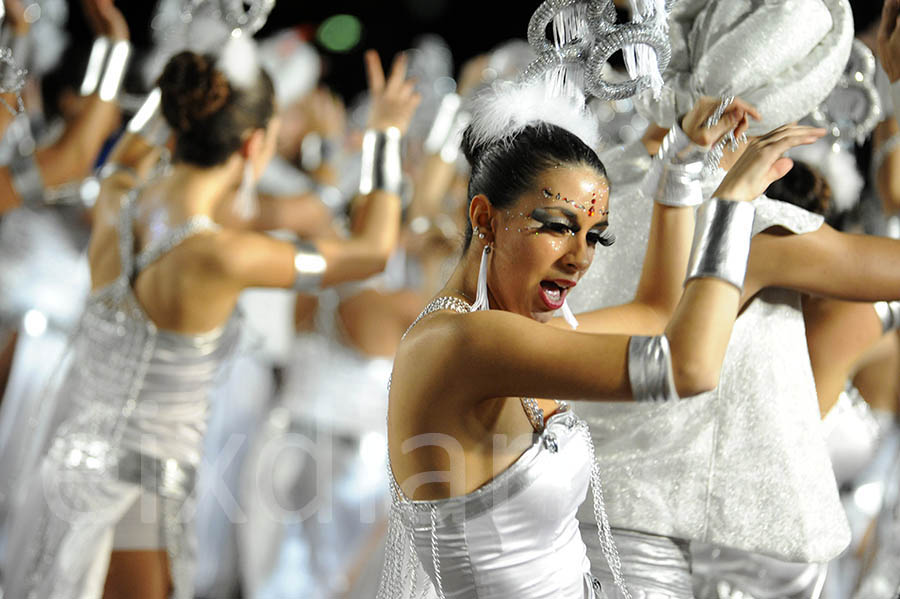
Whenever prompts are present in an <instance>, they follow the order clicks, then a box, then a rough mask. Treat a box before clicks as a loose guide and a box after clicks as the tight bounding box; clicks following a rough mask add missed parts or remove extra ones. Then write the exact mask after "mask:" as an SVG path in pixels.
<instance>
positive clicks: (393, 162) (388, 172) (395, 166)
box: [359, 127, 403, 195]
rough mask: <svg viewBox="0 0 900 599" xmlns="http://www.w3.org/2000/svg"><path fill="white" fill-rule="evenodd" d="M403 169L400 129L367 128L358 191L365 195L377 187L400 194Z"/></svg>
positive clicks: (364, 136)
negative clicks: (378, 129) (379, 129)
mask: <svg viewBox="0 0 900 599" xmlns="http://www.w3.org/2000/svg"><path fill="white" fill-rule="evenodd" d="M402 182H403V170H402V168H401V164H400V130H399V129H397V128H396V127H388V128H387V130H385V131H376V130H374V129H368V130H367V131H366V133H365V135H363V144H362V172H361V173H360V177H359V193H360V194H362V195H366V194H369V193H372V191H374V190H376V189H378V190H381V191H386V192H388V193H395V194H397V195H400V188H401V184H402Z"/></svg>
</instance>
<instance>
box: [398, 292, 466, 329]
mask: <svg viewBox="0 0 900 599" xmlns="http://www.w3.org/2000/svg"><path fill="white" fill-rule="evenodd" d="M439 310H453V311H454V312H458V313H460V314H465V313H466V312H471V311H472V306H471V305H469V304H468V303H466V302H464V301H463V300H461V299H459V298H456V297H451V296H449V295H445V296H441V297H436V298H434V299H433V300H431V301H430V302H428V305H427V306H425V308H424V309H423V310H422V312H420V313H419V315H418V316H416V319H415V320H414V321H413V322H412V324H411V325H409V327H408V328H407V329H406V332H405V333H403V337H406V336H407V335H408V334H409V332H410V331H411V330H412V329H413V327H414V326H416V325H417V324H419V321H420V320H422V319H423V318H425V317H426V316H428V315H429V314H432V313H434V312H438V311H439Z"/></svg>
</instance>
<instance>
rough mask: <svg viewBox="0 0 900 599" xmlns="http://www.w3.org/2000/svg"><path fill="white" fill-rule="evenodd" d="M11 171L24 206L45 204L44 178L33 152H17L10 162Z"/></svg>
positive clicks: (14, 187)
mask: <svg viewBox="0 0 900 599" xmlns="http://www.w3.org/2000/svg"><path fill="white" fill-rule="evenodd" d="M9 173H10V177H11V178H12V186H13V189H15V190H16V193H17V194H18V196H19V198H20V199H21V200H22V205H23V206H28V207H31V208H37V207H40V206H43V205H44V178H43V177H42V176H41V171H40V169H38V165H37V161H36V160H35V159H34V153H33V152H29V153H27V154H21V153H19V152H15V153H14V155H13V158H12V160H10V162H9Z"/></svg>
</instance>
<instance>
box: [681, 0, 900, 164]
mask: <svg viewBox="0 0 900 599" xmlns="http://www.w3.org/2000/svg"><path fill="white" fill-rule="evenodd" d="M898 1H900V0H898ZM721 102H722V100H721V99H719V98H711V97H709V96H703V97H702V98H700V99H699V100H697V103H696V104H694V106H693V108H691V111H690V112H688V113H687V114H686V115H685V116H684V119H682V121H681V128H682V129H683V130H684V132H685V133H686V134H687V136H688V137H689V138H690V139H691V141H692V142H694V143H695V144H697V145H698V146H702V147H704V148H706V147H709V146H712V145H713V144H715V143H716V142H718V141H719V140H720V139H722V138H723V137H724V136H726V135H728V134H729V133H731V132H732V131H733V132H734V136H735V138H737V137H739V136H740V135H742V134H743V133H744V132H745V131H746V130H747V127H749V126H750V118H753V119H754V120H757V121H758V120H759V119H760V116H759V113H758V112H757V111H756V108H754V107H753V106H751V105H750V104H748V103H747V102H745V101H743V100H741V99H740V98H735V99H734V100H732V102H731V104H729V105H728V106H727V107H726V108H725V112H724V113H723V114H722V118H720V119H719V122H718V123H716V124H715V125H713V126H712V127H710V128H707V127H706V121H707V119H709V117H711V116H712V115H713V113H715V112H716V109H717V108H718V107H719V104H720V103H721Z"/></svg>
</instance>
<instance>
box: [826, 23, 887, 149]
mask: <svg viewBox="0 0 900 599" xmlns="http://www.w3.org/2000/svg"><path fill="white" fill-rule="evenodd" d="M883 114H884V111H883V110H882V106H881V98H880V96H879V95H878V90H877V89H876V87H875V55H874V54H872V51H871V50H869V48H868V47H867V46H866V45H865V44H864V43H863V42H861V41H860V40H858V39H854V40H853V47H852V49H851V51H850V60H848V61H847V67H846V68H845V69H844V74H843V75H841V78H840V79H839V80H838V82H837V85H835V87H834V89H833V90H832V91H831V93H830V94H829V95H828V97H827V98H825V101H824V102H822V103H821V104H820V105H819V106H818V107H817V108H816V109H815V110H813V111H812V113H810V115H809V116H810V119H811V120H812V122H813V123H815V124H816V126H819V127H823V128H825V129H828V132H829V134H830V135H831V137H832V138H833V139H834V142H835V143H840V145H842V146H847V145H852V144H853V143H854V142H855V143H858V144H861V143H863V142H864V141H865V139H866V138H867V137H868V136H869V134H870V133H871V132H872V130H873V129H875V126H876V125H877V124H878V123H879V122H880V121H881V119H882V115H883Z"/></svg>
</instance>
